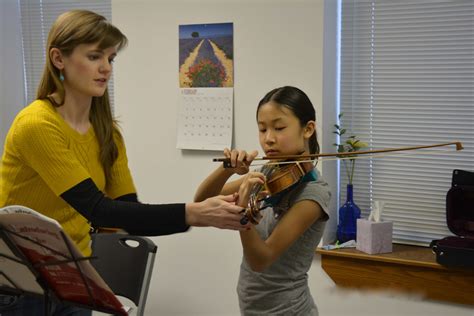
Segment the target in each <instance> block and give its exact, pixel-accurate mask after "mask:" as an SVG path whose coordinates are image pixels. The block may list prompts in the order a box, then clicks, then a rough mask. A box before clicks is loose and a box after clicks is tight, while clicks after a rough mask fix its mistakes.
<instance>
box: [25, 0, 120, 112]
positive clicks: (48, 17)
mask: <svg viewBox="0 0 474 316" xmlns="http://www.w3.org/2000/svg"><path fill="white" fill-rule="evenodd" d="M19 1H20V16H21V25H22V40H23V41H22V42H23V58H24V66H25V73H24V77H25V94H26V95H25V98H26V100H27V104H29V103H31V102H32V101H33V100H35V98H36V91H37V89H38V85H39V81H40V80H41V76H42V74H43V69H44V64H45V52H46V51H45V49H46V43H47V40H48V32H49V29H50V28H51V26H52V24H53V23H54V21H55V20H56V18H57V17H58V16H59V15H60V14H62V13H64V12H66V11H69V10H73V9H85V10H90V11H94V12H96V13H98V14H100V15H103V16H104V17H105V18H107V20H109V21H111V18H112V4H111V0H105V1H97V0H62V1H61V0H19ZM108 89H109V95H110V98H111V102H112V104H113V78H111V80H110V81H109V87H108Z"/></svg>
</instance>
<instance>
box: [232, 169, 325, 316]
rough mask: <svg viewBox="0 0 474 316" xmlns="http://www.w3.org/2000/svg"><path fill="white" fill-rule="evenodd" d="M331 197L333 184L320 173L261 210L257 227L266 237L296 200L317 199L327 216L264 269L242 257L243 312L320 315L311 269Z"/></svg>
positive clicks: (239, 291)
mask: <svg viewBox="0 0 474 316" xmlns="http://www.w3.org/2000/svg"><path fill="white" fill-rule="evenodd" d="M330 199H331V192H330V191H329V186H328V185H327V183H326V182H324V180H322V179H321V178H320V175H319V173H318V174H317V180H316V181H311V182H304V183H301V184H298V185H297V187H296V188H294V189H292V190H291V191H290V192H288V193H286V194H285V195H284V196H283V197H282V198H281V200H280V201H279V202H278V204H277V205H276V206H274V207H273V208H270V207H269V208H266V209H264V210H262V211H261V213H262V216H263V218H262V219H261V221H260V223H259V224H258V225H257V226H256V229H257V231H258V234H259V235H260V237H261V238H262V239H263V240H266V239H267V238H268V237H269V236H270V235H271V233H272V231H273V229H274V228H275V226H276V225H277V224H278V222H279V219H280V218H281V217H282V216H284V214H285V212H286V211H288V209H290V208H291V206H292V205H293V204H295V203H296V202H299V201H302V200H312V201H315V202H316V203H318V204H319V205H320V206H321V208H322V209H323V211H324V212H325V213H326V216H323V218H321V219H319V220H317V221H316V222H314V223H313V224H312V225H311V226H310V227H309V228H308V229H307V230H306V231H305V232H304V233H303V235H301V236H300V238H298V239H297V240H296V241H295V242H294V243H293V244H292V245H291V246H290V247H289V248H288V249H287V250H286V251H285V252H284V253H283V254H282V255H281V256H280V258H278V259H277V261H275V262H274V263H273V264H272V265H271V266H269V267H268V268H267V269H266V270H264V271H263V272H261V273H259V272H254V271H252V269H251V268H250V267H249V265H248V264H247V261H246V260H245V257H244V258H243V259H242V264H241V265H240V275H239V283H238V285H237V293H238V296H239V306H240V311H241V314H242V315H317V308H316V305H315V304H314V301H313V298H312V296H311V293H310V291H309V287H308V274H307V272H308V270H309V269H310V267H311V263H312V261H313V256H314V252H315V249H316V247H317V245H318V244H319V241H320V240H321V237H322V235H323V231H324V226H325V224H326V221H327V219H328V218H329V217H328V215H327V214H329V212H328V207H329V202H330ZM274 209H275V210H278V212H275V211H274ZM277 213H280V214H279V215H278V214H277Z"/></svg>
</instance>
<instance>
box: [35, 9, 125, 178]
mask: <svg viewBox="0 0 474 316" xmlns="http://www.w3.org/2000/svg"><path fill="white" fill-rule="evenodd" d="M95 43H98V45H99V49H106V48H109V47H113V46H117V50H120V49H122V48H123V47H124V46H126V45H127V38H126V37H125V35H124V34H122V32H120V30H119V29H118V28H116V27H115V26H113V25H112V24H111V23H109V22H108V21H107V19H106V18H105V17H103V16H102V15H99V14H97V13H95V12H91V11H86V10H72V11H68V12H65V13H63V14H61V15H60V16H59V17H58V18H57V19H56V21H55V22H54V24H53V26H52V27H51V30H50V31H49V35H48V43H47V47H46V64H45V68H44V71H43V76H42V78H41V81H40V84H39V87H38V92H37V99H49V100H50V101H51V102H52V103H53V105H54V106H56V107H59V106H61V105H63V104H64V99H65V91H64V86H63V84H62V82H61V80H60V79H59V76H60V71H59V69H57V68H56V67H55V66H54V64H53V62H52V60H51V57H50V54H49V52H50V51H51V49H52V48H58V49H59V50H60V51H61V53H62V54H63V55H65V56H69V55H70V54H71V53H72V52H73V50H74V48H76V47H77V46H78V45H80V44H95ZM53 93H56V94H57V95H58V96H59V99H60V100H59V102H57V101H56V100H54V99H53V98H52V97H51V95H52V94H53ZM89 119H90V121H91V124H92V126H93V128H94V132H95V134H96V135H97V139H98V141H99V146H100V162H101V165H102V167H103V169H104V173H105V177H106V179H107V180H108V179H110V177H111V176H112V175H111V168H112V165H113V164H114V162H115V161H116V160H117V157H118V148H117V145H116V144H115V141H114V135H116V136H118V137H119V138H120V137H122V136H121V134H120V131H119V129H118V124H117V121H116V120H115V119H114V118H113V117H112V110H111V108H110V100H109V94H108V91H107V90H106V91H105V93H104V95H103V96H101V97H93V98H92V104H91V110H90V114H89Z"/></svg>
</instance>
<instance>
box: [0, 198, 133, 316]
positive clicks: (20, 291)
mask: <svg viewBox="0 0 474 316" xmlns="http://www.w3.org/2000/svg"><path fill="white" fill-rule="evenodd" d="M10 208H11V207H10ZM24 209H26V208H23V207H20V209H17V210H20V211H19V212H17V213H7V214H2V209H0V267H1V269H0V271H1V272H0V293H5V294H7V295H11V294H13V295H33V296H43V298H44V313H45V315H46V316H49V315H51V307H52V305H51V304H52V302H53V301H54V302H64V303H67V304H71V305H75V306H78V307H82V308H88V309H91V310H97V311H101V312H105V313H111V314H115V315H124V316H126V315H128V314H127V312H126V311H125V309H124V307H123V306H122V304H121V303H120V301H118V299H117V298H116V297H115V295H114V293H113V292H112V291H111V290H110V288H109V287H108V286H107V284H106V283H105V282H104V280H102V278H101V277H100V276H99V274H98V273H97V272H96V271H95V269H94V268H93V267H92V265H91V264H90V262H89V261H88V260H89V259H91V257H83V256H82V255H81V254H80V252H79V250H78V249H77V248H76V246H75V244H74V243H73V242H72V240H71V239H70V238H69V237H68V236H67V235H66V234H65V233H64V232H63V231H62V229H61V227H60V226H59V224H58V223H57V222H55V221H54V220H50V219H49V218H48V220H45V217H44V216H42V215H41V217H39V216H37V215H35V214H32V213H29V214H28V213H26V214H25V213H24ZM28 210H29V209H28ZM29 211H32V210H29ZM32 212H35V211H32ZM35 213H36V212H35ZM36 214H38V213H36ZM38 215H39V214H38Z"/></svg>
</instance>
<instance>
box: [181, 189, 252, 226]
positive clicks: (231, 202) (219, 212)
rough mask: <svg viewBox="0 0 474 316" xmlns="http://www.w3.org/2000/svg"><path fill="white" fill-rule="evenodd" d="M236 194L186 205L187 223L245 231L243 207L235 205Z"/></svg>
mask: <svg viewBox="0 0 474 316" xmlns="http://www.w3.org/2000/svg"><path fill="white" fill-rule="evenodd" d="M236 198H237V197H236V195H235V194H230V195H218V196H214V197H211V198H208V199H206V200H204V201H202V202H198V203H189V204H186V223H187V224H188V225H190V226H201V227H202V226H213V227H217V228H222V229H233V230H245V229H247V227H248V226H249V225H242V224H241V223H240V220H241V218H242V211H243V209H242V207H241V206H237V205H236V204H235V200H236Z"/></svg>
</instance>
